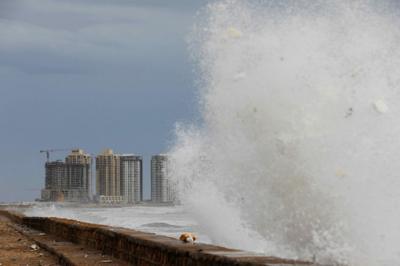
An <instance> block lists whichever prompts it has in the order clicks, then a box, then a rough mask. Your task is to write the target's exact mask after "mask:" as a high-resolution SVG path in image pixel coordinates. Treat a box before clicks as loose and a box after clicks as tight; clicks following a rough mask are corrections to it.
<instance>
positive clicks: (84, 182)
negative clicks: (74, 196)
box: [65, 149, 92, 198]
mask: <svg viewBox="0 0 400 266" xmlns="http://www.w3.org/2000/svg"><path fill="white" fill-rule="evenodd" d="M65 163H66V165H68V167H67V169H68V170H67V171H68V172H69V173H68V175H69V176H70V187H71V189H80V190H82V193H84V194H85V197H88V198H91V197H92V193H91V187H92V176H91V173H92V157H91V156H90V155H89V154H86V153H85V152H84V151H83V150H82V149H74V150H72V151H71V153H70V154H69V155H68V156H67V157H66V158H65Z"/></svg>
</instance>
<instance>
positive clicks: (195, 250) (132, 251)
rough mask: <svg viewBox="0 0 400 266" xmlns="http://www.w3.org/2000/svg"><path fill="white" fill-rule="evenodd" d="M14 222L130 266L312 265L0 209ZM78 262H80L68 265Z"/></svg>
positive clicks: (132, 231) (0, 213)
mask: <svg viewBox="0 0 400 266" xmlns="http://www.w3.org/2000/svg"><path fill="white" fill-rule="evenodd" d="M0 215H1V216H6V217H8V218H9V219H10V220H12V221H13V222H14V223H15V224H16V225H19V226H23V227H25V228H29V229H34V230H37V231H39V232H42V233H44V234H46V235H48V236H57V237H59V238H61V239H63V241H69V242H71V243H73V244H71V245H82V246H83V247H85V248H88V249H95V250H100V251H101V252H102V254H103V253H104V254H105V255H109V256H112V257H113V258H115V259H117V260H122V261H126V262H128V263H131V264H133V265H160V264H161V265H198V266H201V265H210V266H211V265H243V266H244V265H276V264H279V265H282V266H283V265H313V264H312V263H311V262H305V261H296V260H287V259H281V258H276V257H269V256H263V255H260V254H256V253H252V252H247V251H242V250H237V249H231V248H226V247H221V246H215V245H209V244H202V243H196V244H187V243H183V242H182V241H180V240H178V239H175V238H172V237H167V236H161V235H156V234H154V233H145V232H141V231H137V230H132V229H126V228H120V227H111V226H105V225H98V224H92V223H85V222H80V221H77V220H70V219H62V218H49V217H28V216H24V215H23V214H21V213H18V212H14V211H10V210H5V209H4V208H0ZM71 265H80V264H71Z"/></svg>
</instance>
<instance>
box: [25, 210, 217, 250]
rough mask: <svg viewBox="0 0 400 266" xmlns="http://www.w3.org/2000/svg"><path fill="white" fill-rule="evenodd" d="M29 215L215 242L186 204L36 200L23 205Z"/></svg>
mask: <svg viewBox="0 0 400 266" xmlns="http://www.w3.org/2000/svg"><path fill="white" fill-rule="evenodd" d="M20 210H22V212H23V213H24V214H25V215H27V216H36V217H59V218H67V219H74V220H79V221H83V222H88V223H96V224H102V225H109V226H116V227H123V228H129V229H135V230H139V231H143V232H149V233H155V234H159V235H164V236H169V237H173V238H179V236H180V234H182V233H183V232H192V233H195V234H196V235H197V236H198V239H199V242H203V243H211V242H212V241H211V239H210V238H209V237H208V236H207V235H206V234H205V233H203V232H202V230H201V229H200V227H199V225H198V224H197V223H196V221H195V220H194V219H192V218H191V217H190V215H189V214H188V213H187V212H185V209H184V208H183V207H182V206H172V205H169V206H162V205H161V206H157V205H133V206H124V207H109V206H108V207H107V206H98V205H94V204H93V205H78V204H68V203H32V204H31V205H30V207H26V208H20Z"/></svg>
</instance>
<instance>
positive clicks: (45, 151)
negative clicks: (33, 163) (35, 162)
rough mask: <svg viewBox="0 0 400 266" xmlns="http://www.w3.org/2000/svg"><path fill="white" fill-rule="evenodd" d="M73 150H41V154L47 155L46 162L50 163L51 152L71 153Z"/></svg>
mask: <svg viewBox="0 0 400 266" xmlns="http://www.w3.org/2000/svg"><path fill="white" fill-rule="evenodd" d="M69 150H71V149H47V150H41V151H40V153H46V161H47V162H49V161H50V153H51V152H57V151H69Z"/></svg>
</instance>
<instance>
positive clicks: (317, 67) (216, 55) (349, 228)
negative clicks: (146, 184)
mask: <svg viewBox="0 0 400 266" xmlns="http://www.w3.org/2000/svg"><path fill="white" fill-rule="evenodd" d="M398 12H399V9H398V8H397V7H396V6H395V4H393V3H392V2H390V1H348V0H337V1H232V0H228V1H219V2H216V3H212V4H209V5H208V6H207V7H206V8H205V9H204V10H203V12H202V13H201V14H200V15H199V22H198V23H197V24H196V26H195V27H194V30H193V34H192V36H191V38H190V39H191V41H190V47H191V51H192V53H193V57H194V59H195V62H196V65H197V72H198V74H199V109H200V112H201V116H202V122H201V123H200V124H197V125H196V124H193V125H180V126H178V127H177V140H176V144H175V146H174V147H173V148H172V149H171V156H172V161H173V176H174V177H175V178H176V179H177V180H178V181H179V188H180V189H179V191H180V193H181V199H182V201H183V203H184V204H185V205H186V206H187V207H188V210H190V211H191V212H192V214H193V215H194V216H195V217H196V218H197V219H198V221H199V223H200V224H201V225H202V226H203V228H204V230H207V234H208V235H210V236H212V237H213V240H214V242H215V243H218V244H223V245H229V246H233V247H238V248H243V249H248V250H254V251H262V252H265V253H267V254H270V255H279V256H287V257H294V258H302V259H310V258H313V257H314V258H316V259H317V260H318V261H320V262H322V263H331V264H339V263H340V264H349V265H400V246H399V244H398V243H399V242H400V226H399V225H400V211H399V205H400V193H399V188H400V163H399V162H400V87H399V85H400V23H399V16H398Z"/></svg>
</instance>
